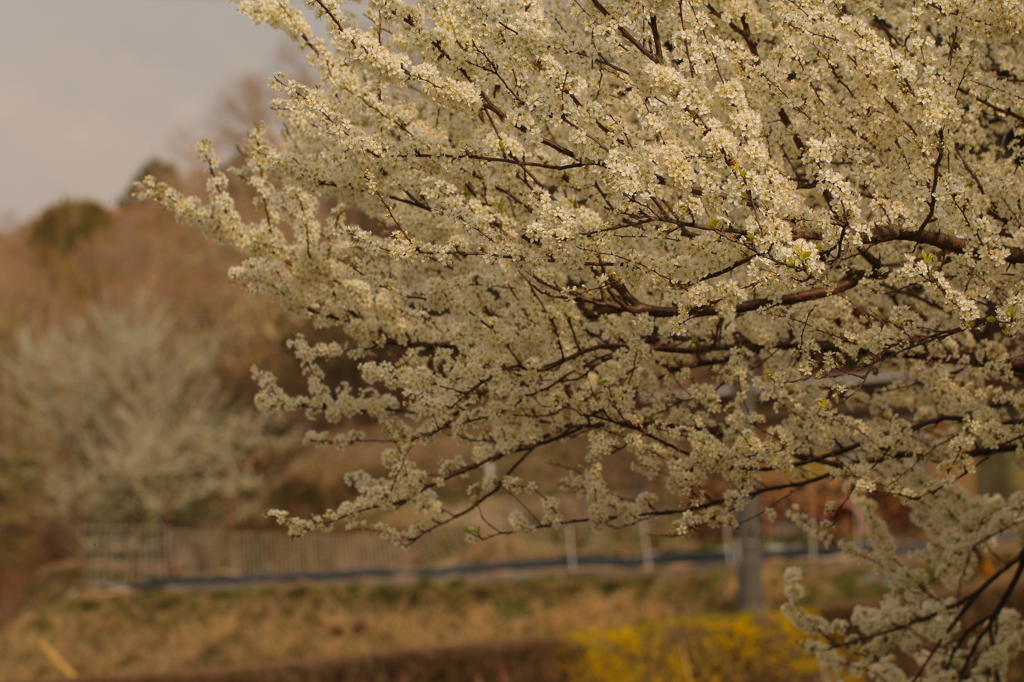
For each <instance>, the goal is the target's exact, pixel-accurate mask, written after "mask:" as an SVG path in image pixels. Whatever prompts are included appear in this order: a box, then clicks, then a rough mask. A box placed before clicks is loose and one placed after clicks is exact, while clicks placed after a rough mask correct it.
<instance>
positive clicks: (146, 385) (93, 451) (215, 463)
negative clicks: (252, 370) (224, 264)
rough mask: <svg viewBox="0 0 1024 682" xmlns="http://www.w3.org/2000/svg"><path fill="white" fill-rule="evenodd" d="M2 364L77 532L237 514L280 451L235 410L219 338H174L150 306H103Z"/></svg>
mask: <svg viewBox="0 0 1024 682" xmlns="http://www.w3.org/2000/svg"><path fill="white" fill-rule="evenodd" d="M16 341H17V343H16V346H15V349H14V352H13V353H11V354H10V355H8V356H7V357H4V358H0V379H2V387H3V391H4V398H5V399H6V405H7V407H8V408H9V409H10V410H11V411H12V412H13V413H14V416H15V419H14V420H13V421H15V423H17V424H18V426H19V427H20V429H21V431H22V434H23V438H22V442H21V443H20V444H18V446H17V447H19V448H21V449H23V450H25V449H29V448H31V450H30V451H29V453H28V455H27V456H28V457H31V459H32V460H33V461H34V462H35V464H36V466H37V467H38V469H39V471H40V472H41V476H42V478H43V479H44V480H45V484H46V489H47V492H48V493H49V496H50V498H51V499H52V500H53V503H54V508H55V510H56V511H57V512H58V513H59V514H60V515H61V516H63V517H64V518H66V519H69V520H72V521H78V520H85V521H94V522H96V521H99V522H114V521H150V522H157V521H163V522H167V521H170V520H171V519H172V518H173V516H174V515H175V514H176V513H179V512H182V511H183V510H186V509H188V508H189V507H190V506H191V505H194V504H196V503H198V502H202V501H206V500H212V499H213V500H220V501H221V502H224V503H227V504H228V506H229V507H231V506H234V507H235V508H236V509H237V507H238V505H239V504H243V505H244V503H245V502H246V500H247V499H249V498H252V497H253V496H254V495H256V494H257V493H258V492H259V491H260V489H261V487H262V480H261V476H260V475H259V473H258V472H257V471H256V470H255V469H254V467H253V456H254V455H255V454H257V453H259V452H261V451H267V450H270V449H273V448H275V447H279V446H280V445H281V444H282V443H283V441H282V439H281V438H279V437H278V436H275V435H274V433H273V430H272V429H271V428H270V426H271V425H270V424H269V420H268V418H267V417H266V416H265V415H261V414H260V413H259V412H257V411H256V410H254V409H253V408H252V407H251V406H248V405H244V404H240V403H237V402H236V401H233V400H232V398H231V396H230V395H229V394H228V393H227V391H226V390H225V388H224V386H223V385H222V383H221V381H220V379H219V378H218V377H217V375H216V366H215V365H216V359H217V348H218V343H217V340H216V338H214V337H213V336H212V335H210V334H188V333H178V334H174V333H173V324H172V321H171V319H170V318H169V316H168V315H167V314H166V313H164V312H162V311H160V310H158V309H157V310H154V309H147V308H145V307H143V306H142V305H140V306H137V307H136V309H135V310H131V311H117V310H109V309H104V308H99V307H94V308H92V309H91V310H90V311H89V314H88V315H87V316H86V317H82V318H77V319H75V320H72V321H70V322H69V323H68V324H66V325H64V326H55V327H54V328H52V329H50V331H49V332H48V333H46V334H43V335H36V336H33V335H32V334H30V333H29V332H27V331H23V332H22V333H21V334H20V335H19V336H18V337H17V339H16Z"/></svg>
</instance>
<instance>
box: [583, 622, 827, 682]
mask: <svg viewBox="0 0 1024 682" xmlns="http://www.w3.org/2000/svg"><path fill="white" fill-rule="evenodd" d="M570 638H571V640H572V641H573V642H575V643H577V644H580V645H582V646H583V647H584V652H583V655H582V656H581V657H580V658H578V659H577V660H576V661H575V662H574V663H573V664H572V666H571V668H570V676H569V679H571V680H573V682H745V681H747V680H750V681H754V680H756V681H757V682H773V681H775V680H779V682H783V681H785V682H802V681H803V680H807V681H808V682H811V681H812V680H813V681H814V682H817V681H818V680H820V679H821V677H820V672H819V668H818V662H817V660H816V659H815V658H814V656H813V655H812V654H810V653H808V652H806V651H805V650H804V648H803V644H802V641H803V639H804V638H805V635H804V634H803V633H802V632H800V631H799V630H797V629H796V628H795V627H793V626H792V625H791V624H790V623H789V621H787V620H786V619H785V618H784V617H782V616H781V615H779V614H772V615H765V616H755V615H752V614H748V613H745V614H740V615H713V616H700V617H697V618H685V619H672V620H664V621H658V622H655V623H644V624H640V625H631V626H626V627H622V628H618V629H615V630H590V631H586V632H576V633H573V634H572V635H571V636H570Z"/></svg>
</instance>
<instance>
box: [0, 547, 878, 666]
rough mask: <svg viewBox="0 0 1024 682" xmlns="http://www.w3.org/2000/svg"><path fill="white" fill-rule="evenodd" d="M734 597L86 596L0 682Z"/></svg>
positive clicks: (857, 573) (723, 576)
mask: <svg viewBox="0 0 1024 682" xmlns="http://www.w3.org/2000/svg"><path fill="white" fill-rule="evenodd" d="M782 568H783V566H782V564H781V563H779V562H771V563H770V564H769V566H768V567H767V570H766V590H767V594H768V595H769V599H770V600H771V601H773V602H774V603H776V604H777V603H778V602H779V601H780V600H781V571H782ZM815 572H817V573H818V577H817V578H815V577H814V576H815ZM810 576H811V578H812V580H814V582H815V583H816V585H817V588H818V594H819V597H822V598H826V599H829V598H830V599H840V598H848V597H863V596H864V595H865V594H868V593H870V592H872V591H873V590H874V589H875V587H873V585H872V583H871V582H870V581H865V580H864V579H863V570H862V569H858V568H856V567H854V566H852V565H851V564H849V563H848V562H845V561H836V562H830V563H823V564H821V565H820V566H819V568H817V569H814V570H812V571H810ZM734 594H735V584H734V580H733V576H732V573H731V571H728V570H726V569H724V568H723V567H721V566H717V567H707V568H701V569H690V570H685V571H680V572H674V573H659V574H657V575H652V576H642V575H638V574H632V575H626V574H618V575H604V576H581V577H562V578H547V579H537V580H533V581H526V582H504V583H501V582H498V583H488V584H483V583H474V582H461V581H456V582H452V583H447V584H441V583H428V582H419V583H415V584H409V585H405V586H394V585H376V586H373V585H362V586H360V585H350V586H311V585H301V586H293V587H289V588H282V589H250V590H240V591H233V592H217V593H184V594H183V593H178V594H174V593H164V592H151V593H143V594H136V595H122V596H106V597H98V596H93V597H89V598H78V599H74V600H63V601H59V602H55V603H51V604H50V605H48V606H45V607H43V608H39V609H36V610H33V611H30V612H26V613H23V614H21V615H20V616H19V617H17V618H16V619H15V620H14V621H12V622H11V623H10V624H9V625H8V626H7V627H6V628H5V629H4V630H3V631H0V679H3V680H30V679H41V678H52V677H54V674H55V671H54V670H53V669H52V667H51V665H50V664H49V663H48V662H47V660H46V659H45V658H44V657H43V655H42V654H41V653H40V652H39V650H38V649H37V647H36V642H37V641H38V639H39V638H40V637H45V638H46V639H47V640H48V641H50V642H51V643H52V644H53V645H54V646H55V647H56V648H57V649H58V650H59V651H60V652H61V653H62V654H63V655H64V656H65V657H66V658H67V659H68V661H70V662H71V663H72V665H74V666H75V667H76V668H77V669H78V670H79V671H80V672H81V673H83V674H89V675H100V674H115V673H117V674H141V673H162V672H171V671H182V670H196V669H202V668H208V667H218V666H239V665H255V664H262V663H273V662H281V661H287V660H293V659H324V658H335V657H342V656H358V655H365V654H376V653H385V652H390V651H402V650H409V649H424V648H432V647H438V646H450V645H463V644H473V643H485V642H495V641H509V640H518V639H531V638H538V637H552V636H560V635H563V634H565V633H568V632H570V631H575V630H589V629H593V628H620V627H623V626H626V625H631V624H635V623H643V622H651V621H658V620H661V619H665V618H676V617H680V616H690V615H696V614H703V613H714V612H722V611H724V610H727V609H728V608H729V607H730V605H731V604H732V600H733V595H734Z"/></svg>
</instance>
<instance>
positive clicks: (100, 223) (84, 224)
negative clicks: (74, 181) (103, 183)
mask: <svg viewBox="0 0 1024 682" xmlns="http://www.w3.org/2000/svg"><path fill="white" fill-rule="evenodd" d="M110 225H111V217H110V213H109V212H108V211H107V210H106V209H105V208H103V207H102V206H100V205H99V204H97V203H95V202H93V201H63V202H61V203H59V204H57V205H56V206H52V207H50V208H48V209H46V210H45V211H43V214H42V215H41V216H39V218H38V219H37V220H36V221H35V222H34V223H32V226H31V227H30V228H29V230H30V234H31V237H30V239H31V241H32V243H33V244H36V245H38V246H42V247H44V248H54V249H57V250H58V251H61V252H64V253H67V252H69V251H71V250H72V249H74V248H75V246H76V245H78V244H79V242H81V241H82V240H84V239H86V238H88V237H90V236H91V235H93V234H94V233H96V232H97V231H99V230H102V229H104V228H108V227H110Z"/></svg>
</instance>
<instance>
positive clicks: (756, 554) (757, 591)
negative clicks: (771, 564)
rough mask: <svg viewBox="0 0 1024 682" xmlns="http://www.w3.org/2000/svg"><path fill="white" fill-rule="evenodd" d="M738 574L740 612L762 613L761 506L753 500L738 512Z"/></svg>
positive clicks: (755, 499)
mask: <svg viewBox="0 0 1024 682" xmlns="http://www.w3.org/2000/svg"><path fill="white" fill-rule="evenodd" d="M737 535H739V542H738V543H737V544H738V545H739V549H740V552H739V559H738V562H737V563H738V564H739V568H738V570H737V572H738V573H739V582H740V594H739V608H740V610H741V611H763V610H764V595H763V593H762V589H761V564H762V556H763V550H762V547H761V505H760V504H759V503H758V500H757V498H756V497H755V498H753V499H751V500H750V502H748V503H747V506H746V507H744V508H743V511H742V512H740V527H739V532H738V533H737Z"/></svg>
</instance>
